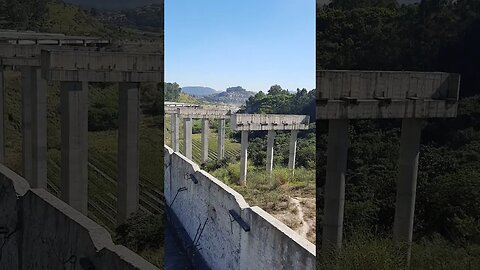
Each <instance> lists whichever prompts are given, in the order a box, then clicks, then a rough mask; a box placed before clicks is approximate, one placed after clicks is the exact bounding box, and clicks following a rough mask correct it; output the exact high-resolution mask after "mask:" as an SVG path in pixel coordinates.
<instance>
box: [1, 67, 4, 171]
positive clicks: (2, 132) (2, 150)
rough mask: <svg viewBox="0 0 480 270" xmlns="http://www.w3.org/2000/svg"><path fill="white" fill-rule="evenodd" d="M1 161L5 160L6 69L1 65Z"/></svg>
mask: <svg viewBox="0 0 480 270" xmlns="http://www.w3.org/2000/svg"><path fill="white" fill-rule="evenodd" d="M0 115H1V117H0V163H4V162H5V69H4V67H3V66H2V65H0Z"/></svg>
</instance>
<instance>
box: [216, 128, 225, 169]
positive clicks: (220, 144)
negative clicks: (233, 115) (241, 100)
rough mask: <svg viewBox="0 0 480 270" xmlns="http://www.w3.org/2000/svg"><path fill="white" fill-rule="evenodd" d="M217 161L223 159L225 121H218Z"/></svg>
mask: <svg viewBox="0 0 480 270" xmlns="http://www.w3.org/2000/svg"><path fill="white" fill-rule="evenodd" d="M217 135H218V143H217V159H218V160H222V159H224V158H225V119H219V120H218V134H217Z"/></svg>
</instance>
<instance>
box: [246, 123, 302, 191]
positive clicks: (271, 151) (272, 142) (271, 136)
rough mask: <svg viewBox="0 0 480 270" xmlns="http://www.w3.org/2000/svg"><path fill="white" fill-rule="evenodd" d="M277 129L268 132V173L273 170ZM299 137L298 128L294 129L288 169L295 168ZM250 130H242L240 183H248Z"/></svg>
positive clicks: (291, 135) (291, 136) (292, 169)
mask: <svg viewBox="0 0 480 270" xmlns="http://www.w3.org/2000/svg"><path fill="white" fill-rule="evenodd" d="M275 135H276V132H275V130H269V131H268V134H267V160H266V166H267V168H266V169H267V173H268V174H271V173H272V171H273V154H274V146H275ZM297 137H298V130H292V131H291V134H290V144H289V155H288V169H290V170H291V171H292V173H293V172H294V170H295V157H296V153H297ZM247 160H248V131H246V130H244V131H241V148H240V184H241V185H246V184H247V167H248V162H247Z"/></svg>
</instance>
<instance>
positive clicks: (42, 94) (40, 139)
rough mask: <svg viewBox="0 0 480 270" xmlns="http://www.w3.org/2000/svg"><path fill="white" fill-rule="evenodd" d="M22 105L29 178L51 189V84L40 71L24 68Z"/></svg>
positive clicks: (31, 181) (35, 184) (38, 184)
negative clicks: (48, 108) (48, 143)
mask: <svg viewBox="0 0 480 270" xmlns="http://www.w3.org/2000/svg"><path fill="white" fill-rule="evenodd" d="M22 105H23V110H22V111H23V124H22V125H23V162H24V174H25V179H26V180H27V181H28V182H29V183H30V185H31V187H32V188H43V189H47V82H46V81H45V80H44V79H42V74H41V69H40V68H35V67H24V68H22Z"/></svg>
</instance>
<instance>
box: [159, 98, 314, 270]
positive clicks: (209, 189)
mask: <svg viewBox="0 0 480 270" xmlns="http://www.w3.org/2000/svg"><path fill="white" fill-rule="evenodd" d="M165 113H166V114H169V115H170V116H171V119H172V124H171V133H172V134H171V145H172V147H169V146H167V145H165V158H164V163H165V166H164V171H165V179H164V188H165V192H164V194H165V200H166V203H167V217H168V219H169V220H170V222H171V223H172V224H176V226H177V227H178V229H177V231H180V233H179V235H180V238H181V239H182V242H183V243H184V245H185V246H187V247H188V248H187V252H188V253H189V254H190V256H191V257H194V258H197V260H196V265H202V266H204V267H205V268H209V269H315V245H314V244H312V243H310V242H309V241H308V240H306V239H305V238H303V237H302V236H300V235H299V234H297V233H296V232H295V231H293V230H292V229H290V228H289V227H287V226H286V225H285V224H283V223H282V222H280V221H278V220H277V219H275V218H274V217H272V216H271V215H270V214H268V213H266V212H265V211H263V210H262V209H261V208H259V207H256V206H249V205H248V204H247V203H246V202H245V200H244V198H243V197H242V195H240V194H239V193H238V192H236V191H234V190H233V189H231V188H230V187H228V186H227V185H226V184H224V183H223V182H221V181H219V180H218V179H216V178H215V177H213V176H211V175H210V174H208V173H207V172H205V171H203V170H201V169H200V167H199V166H198V165H197V164H195V163H194V162H193V161H192V158H191V157H192V135H191V134H192V119H202V146H201V149H202V161H205V160H206V159H207V158H208V153H207V151H208V141H207V139H205V138H207V137H208V119H216V120H218V121H219V128H218V130H219V132H218V151H219V153H218V155H217V159H221V158H223V154H222V151H224V143H225V122H226V120H229V122H230V125H231V127H232V129H233V130H235V131H239V132H241V133H242V142H241V143H242V151H241V160H242V162H241V164H242V165H241V168H240V171H241V175H240V177H241V179H240V180H241V183H242V184H245V185H246V184H248V183H247V177H246V176H247V166H246V164H247V157H248V153H247V151H248V147H247V146H248V132H250V131H258V130H265V131H267V132H268V141H269V142H268V146H267V152H269V153H270V154H269V155H268V157H269V158H270V162H267V168H266V169H267V172H271V170H272V167H273V159H272V158H273V141H274V137H275V131H290V132H291V140H290V162H289V168H290V169H291V170H292V171H293V170H294V167H295V165H294V164H295V153H296V141H297V132H298V130H303V129H307V128H308V124H309V118H308V116H302V115H249V114H235V113H233V114H232V112H230V111H226V110H218V109H208V108H200V107H196V106H190V107H188V106H181V107H174V106H169V108H167V107H165ZM181 118H183V119H184V121H183V125H184V126H183V132H184V137H183V138H184V140H185V142H184V149H179V148H180V147H179V132H180V125H179V123H180V120H179V119H181ZM180 150H181V152H182V153H180ZM242 176H243V177H242ZM165 260H166V261H165V262H166V263H168V258H166V259H165Z"/></svg>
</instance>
